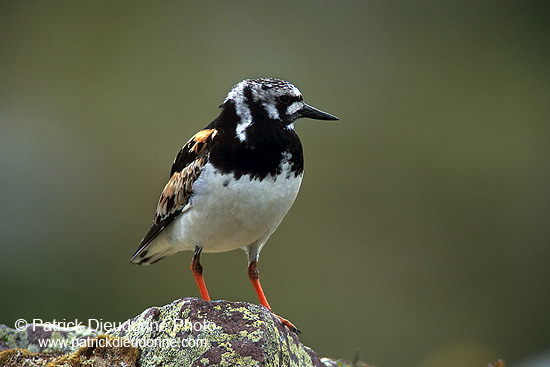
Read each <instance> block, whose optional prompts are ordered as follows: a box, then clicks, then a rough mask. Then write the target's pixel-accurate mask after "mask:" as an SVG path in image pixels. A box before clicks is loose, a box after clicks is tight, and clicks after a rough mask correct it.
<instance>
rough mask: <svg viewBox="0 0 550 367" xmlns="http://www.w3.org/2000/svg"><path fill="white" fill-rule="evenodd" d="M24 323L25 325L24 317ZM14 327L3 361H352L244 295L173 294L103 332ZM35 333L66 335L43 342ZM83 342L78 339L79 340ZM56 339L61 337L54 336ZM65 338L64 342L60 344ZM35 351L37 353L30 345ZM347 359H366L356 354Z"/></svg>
mask: <svg viewBox="0 0 550 367" xmlns="http://www.w3.org/2000/svg"><path fill="white" fill-rule="evenodd" d="M29 326H30V325H29ZM41 327H42V326H41V325H38V326H35V328H34V331H32V332H29V330H28V328H27V329H26V330H24V331H15V330H13V329H10V328H7V327H5V326H3V325H2V326H0V350H2V349H6V348H23V349H9V350H4V351H3V352H1V353H0V365H2V366H4V365H6V366H23V365H24V366H46V364H47V365H48V367H50V366H51V367H54V366H56V367H77V366H98V367H99V366H135V365H139V366H141V367H148V366H164V367H170V366H194V367H203V366H263V367H269V366H289V367H299V366H307V367H311V366H319V367H333V366H334V367H336V366H341V367H344V366H351V365H352V363H351V362H348V361H345V360H338V361H335V360H331V359H328V358H319V356H318V355H317V353H315V352H314V351H313V350H311V349H310V348H308V347H306V346H304V345H303V344H302V343H301V342H300V340H299V339H298V336H297V335H296V334H295V333H293V332H291V331H289V330H288V329H287V328H286V327H285V326H284V325H283V324H282V323H281V322H280V320H279V319H278V318H277V317H276V316H275V315H273V313H271V312H270V311H269V310H267V309H266V308H265V307H263V306H259V305H254V304H250V303H245V302H229V301H212V302H211V301H204V300H202V299H197V298H184V299H179V300H175V301H174V302H172V303H171V304H168V305H165V306H162V307H151V308H149V309H147V310H145V311H143V312H142V313H141V314H140V315H138V316H136V317H134V318H132V319H130V320H128V321H126V322H125V323H123V324H121V325H120V326H119V327H118V328H116V329H114V330H110V331H107V334H108V335H103V336H98V334H99V332H98V331H95V330H90V329H85V328H82V327H80V328H67V329H63V330H61V331H53V332H52V331H45V330H44V327H42V328H41ZM40 338H45V339H56V338H65V339H66V340H67V341H69V342H68V343H65V346H64V347H60V348H57V349H56V348H51V347H50V348H45V347H44V342H43V341H42V342H40V343H39V342H38V340H39V339H40ZM83 343H84V344H85V345H83ZM58 345H63V343H58ZM67 345H68V346H67ZM34 352H39V353H34ZM353 365H354V366H367V365H366V364H362V363H361V362H358V363H356V364H353Z"/></svg>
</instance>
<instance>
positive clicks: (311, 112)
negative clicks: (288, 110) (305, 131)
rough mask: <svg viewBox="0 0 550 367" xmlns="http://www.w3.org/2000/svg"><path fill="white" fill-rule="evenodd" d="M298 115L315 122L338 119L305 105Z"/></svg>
mask: <svg viewBox="0 0 550 367" xmlns="http://www.w3.org/2000/svg"><path fill="white" fill-rule="evenodd" d="M298 113H299V114H300V117H308V118H310V119H315V120H338V117H336V116H333V115H331V114H330V113H326V112H323V111H321V110H318V109H316V108H315V107H311V106H310V105H307V104H305V103H304V107H302V108H301V109H300V110H299V111H298Z"/></svg>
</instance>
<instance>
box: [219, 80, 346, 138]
mask: <svg viewBox="0 0 550 367" xmlns="http://www.w3.org/2000/svg"><path fill="white" fill-rule="evenodd" d="M227 104H233V105H234V107H235V111H236V113H237V115H238V116H239V118H240V122H239V123H238V124H237V136H238V137H239V139H241V140H244V139H245V136H246V134H245V130H246V129H247V128H248V127H249V126H251V125H252V122H253V121H259V120H266V119H267V120H275V121H280V122H282V123H283V124H284V125H285V126H287V127H288V128H290V129H293V128H294V122H295V121H296V120H297V119H299V118H301V117H307V118H311V119H316V120H338V118H337V117H336V116H333V115H331V114H328V113H326V112H323V111H321V110H318V109H316V108H314V107H312V106H309V105H308V104H306V103H304V99H303V97H302V93H300V91H299V90H298V88H296V87H295V86H294V85H293V84H291V83H289V82H286V81H284V80H280V79H273V78H261V79H246V80H243V81H242V82H240V83H238V84H237V85H235V86H234V87H233V89H231V91H230V92H229V93H228V94H227V97H226V98H225V101H224V103H223V105H222V107H223V106H225V105H227Z"/></svg>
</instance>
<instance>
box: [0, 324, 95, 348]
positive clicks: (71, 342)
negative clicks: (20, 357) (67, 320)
mask: <svg viewBox="0 0 550 367" xmlns="http://www.w3.org/2000/svg"><path fill="white" fill-rule="evenodd" d="M97 335H99V332H98V331H96V330H92V329H88V328H86V327H70V328H63V327H55V325H46V324H28V325H26V327H25V328H24V329H23V330H14V329H12V328H9V327H7V326H5V325H0V351H2V350H5V349H16V348H21V349H27V350H28V351H29V352H31V353H37V352H41V353H58V354H61V353H69V352H73V351H75V350H77V349H78V347H79V346H78V345H77V344H78V343H77V341H78V340H82V339H88V338H93V337H95V336H97Z"/></svg>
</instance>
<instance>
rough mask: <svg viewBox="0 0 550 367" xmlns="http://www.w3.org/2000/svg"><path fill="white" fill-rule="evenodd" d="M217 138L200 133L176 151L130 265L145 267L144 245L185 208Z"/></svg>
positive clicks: (210, 133) (213, 133) (210, 131)
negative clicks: (168, 178) (150, 223)
mask: <svg viewBox="0 0 550 367" xmlns="http://www.w3.org/2000/svg"><path fill="white" fill-rule="evenodd" d="M217 135H218V131H217V130H216V129H204V130H201V131H199V132H198V133H196V134H195V135H193V137H192V138H191V139H189V141H188V142H187V143H186V144H185V145H184V146H183V147H182V148H181V150H180V151H179V153H178V155H177V156H176V159H175V160H174V164H173V165H172V170H171V176H170V180H169V181H168V183H167V184H166V186H164V190H162V194H161V195H160V199H159V203H158V205H157V211H156V214H155V218H154V220H153V224H152V225H151V228H150V229H149V232H147V234H146V235H145V237H143V239H142V240H141V242H140V244H139V247H138V249H137V251H136V252H135V253H134V255H133V256H132V259H131V260H130V261H131V262H132V263H135V264H141V263H149V260H150V259H149V258H148V257H147V251H146V248H147V247H148V245H149V244H150V243H151V242H152V241H153V240H154V239H155V238H156V237H157V236H158V234H159V233H160V232H162V230H163V229H164V228H166V227H167V226H168V225H169V224H170V223H171V222H172V221H173V220H174V219H175V218H176V217H177V216H178V215H180V214H181V213H182V212H183V211H184V210H185V209H186V206H187V205H189V198H190V197H191V195H192V193H193V184H194V183H195V181H196V180H197V178H198V177H199V176H200V174H201V172H202V169H203V168H204V166H205V165H206V161H207V158H208V151H209V150H210V148H211V146H212V144H214V143H215V138H216V136H217ZM162 257H163V256H161V257H159V258H157V259H155V260H154V261H158V260H160V259H161V258H162ZM154 261H152V262H154ZM152 262H150V263H152Z"/></svg>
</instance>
